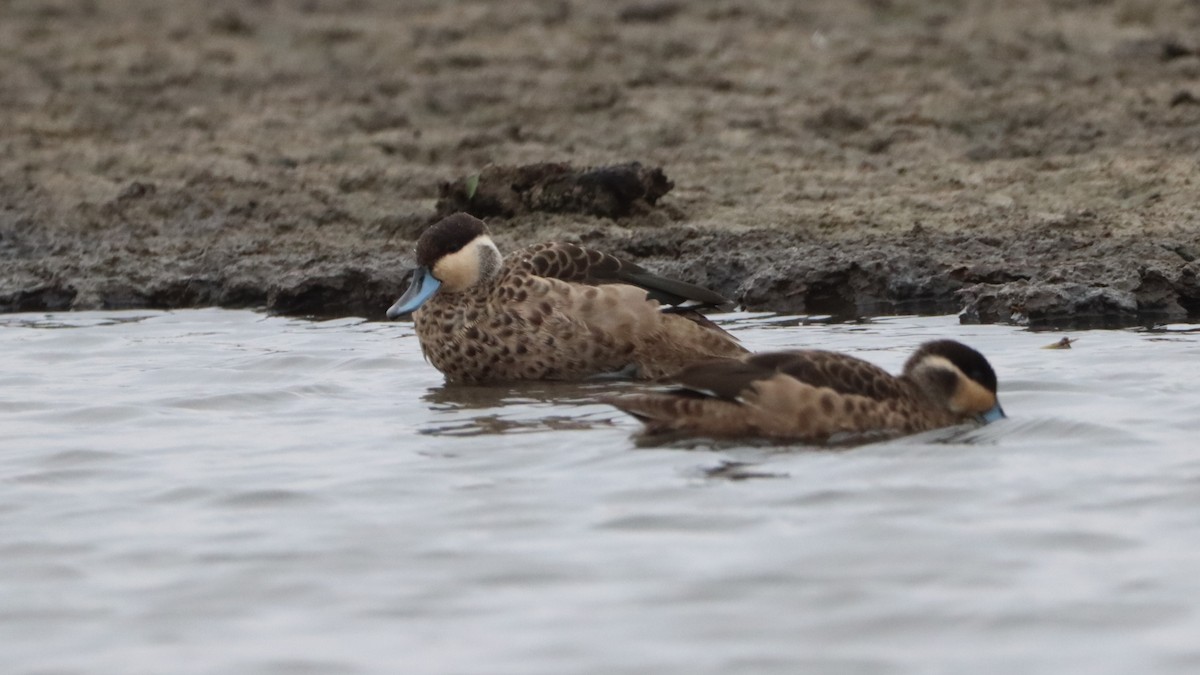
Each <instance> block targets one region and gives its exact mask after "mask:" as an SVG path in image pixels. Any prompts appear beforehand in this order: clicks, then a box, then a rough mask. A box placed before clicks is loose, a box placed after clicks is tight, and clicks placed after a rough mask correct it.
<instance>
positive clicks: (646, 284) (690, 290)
mask: <svg viewBox="0 0 1200 675" xmlns="http://www.w3.org/2000/svg"><path fill="white" fill-rule="evenodd" d="M517 256H518V257H517V263H516V265H517V268H518V269H522V270H524V271H526V272H529V273H531V274H534V275H537V276H540V277H551V278H554V279H560V280H562V281H570V282H574V283H582V284H591V285H599V284H630V285H633V286H637V287H639V288H643V289H645V290H646V293H647V295H648V296H649V297H650V298H651V299H653V300H657V301H658V302H660V303H662V304H664V305H672V306H674V305H679V304H682V303H685V302H687V301H689V300H690V301H692V302H696V303H699V304H700V305H703V306H706V307H714V308H716V307H720V308H726V307H731V306H732V305H733V303H732V301H730V300H729V299H728V298H726V297H725V296H723V295H721V294H720V293H716V292H714V291H710V290H709V289H707V288H703V287H701V286H696V285H695V284H689V283H686V282H683V281H677V280H675V279H667V278H665V277H660V276H658V275H657V274H654V273H653V272H650V271H649V270H647V269H646V268H644V267H642V266H640V265H636V264H634V263H631V262H629V261H628V260H621V259H620V258H618V257H616V256H612V255H609V254H607V253H602V252H600V251H595V250H592V249H588V248H584V247H582V246H578V245H576V244H568V243H562V242H548V243H544V244H536V245H534V246H530V247H529V248H527V249H525V250H524V251H520V252H518V253H517Z"/></svg>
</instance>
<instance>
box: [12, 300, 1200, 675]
mask: <svg viewBox="0 0 1200 675" xmlns="http://www.w3.org/2000/svg"><path fill="white" fill-rule="evenodd" d="M727 319H728V321H727V322H726V325H727V326H728V327H729V328H730V329H731V330H733V331H735V332H737V333H738V334H739V335H740V336H741V338H742V339H743V340H744V341H745V342H746V343H747V344H748V345H749V346H750V347H752V348H755V349H764V348H778V347H797V346H812V347H824V348H834V349H839V350H844V351H848V352H852V353H854V354H857V355H859V356H862V357H864V358H867V359H869V360H872V361H875V362H877V363H879V364H881V365H883V366H885V367H887V368H889V369H895V368H898V367H899V366H900V365H901V364H902V363H903V361H904V359H905V358H906V357H907V355H908V352H909V351H910V350H911V348H912V347H913V346H915V345H916V344H918V343H919V342H921V341H922V340H924V339H927V338H931V337H942V336H948V337H956V338H959V339H962V340H964V341H966V342H968V343H970V344H972V345H973V346H975V347H977V348H978V349H980V350H981V351H983V352H984V353H985V354H987V355H988V356H989V358H990V359H991V360H992V363H993V364H994V365H995V366H996V369H997V371H998V373H999V376H1000V381H1001V400H1002V402H1003V404H1004V407H1005V409H1006V410H1007V412H1008V413H1009V416H1010V417H1009V419H1007V420H1004V421H1001V422H999V423H997V424H994V425H991V426H989V427H986V428H982V429H966V430H963V429H958V430H943V431H939V432H934V433H931V434H926V435H923V436H920V437H913V438H908V439H900V440H896V441H891V442H884V443H877V444H873V445H866V446H862V447H858V448H853V449H846V450H837V451H831V450H813V449H804V448H800V447H766V446H754V445H734V444H727V445H722V446H719V447H718V446H714V445H712V444H711V443H710V444H703V443H701V444H698V445H696V446H695V447H690V448H685V447H680V446H674V447H659V448H646V447H638V446H637V445H636V444H635V443H634V440H633V439H632V437H631V435H632V433H633V432H634V431H635V430H636V428H637V425H636V424H635V423H634V422H633V421H632V420H631V419H628V418H625V417H623V416H621V415H620V414H618V413H616V412H615V411H614V410H612V409H610V408H607V407H605V406H603V405H599V404H596V403H593V402H592V397H594V396H595V395H597V394H598V393H601V392H608V391H612V390H613V389H620V388H622V387H629V386H631V385H628V384H591V385H585V386H581V385H562V384H559V385H542V384H536V385H530V386H523V387H504V388H472V387H449V386H445V385H443V384H442V381H441V377H440V375H439V374H438V373H437V372H436V371H434V370H433V369H432V368H431V367H430V366H428V365H427V364H425V363H424V362H423V360H422V359H421V355H420V351H419V348H418V345H417V341H416V338H415V337H414V335H413V332H412V327H411V324H406V323H398V324H381V323H367V322H361V321H357V320H341V321H329V322H321V323H311V322H305V321H299V320H289V319H283V318H274V317H266V316H263V315H259V314H254V313H250V312H230V311H218V310H204V311H189V312H174V313H153V312H131V313H91V314H61V315H30V314H25V315H19V314H18V315H6V316H0V479H2V481H3V484H2V486H0V672H3V673H8V674H17V673H31V674H32V673H46V674H49V673H55V674H67V673H120V674H122V675H126V674H134V673H156V674H157V673H238V674H255V673H322V674H323V673H522V674H524V673H533V674H542V673H545V674H556V675H557V674H562V673H589V674H591V673H594V674H597V675H600V674H605V675H608V674H613V673H656V674H662V673H679V674H688V675H691V674H697V673H700V674H703V673H801V672H804V673H912V672H964V673H965V672H969V673H1005V674H1010V673H1031V672H1040V673H1063V672H1089V673H1132V672H1154V673H1189V674H1190V673H1196V672H1200V611H1198V610H1200V574H1198V573H1197V571H1198V570H1200V441H1198V440H1197V439H1198V432H1200V393H1197V379H1198V377H1197V376H1198V375H1200V367H1198V365H1197V364H1198V363H1200V344H1198V340H1200V333H1197V332H1193V331H1194V329H1195V327H1191V326H1172V327H1169V329H1167V330H1162V331H1157V332H1150V331H1110V332H1085V333H1074V334H1072V336H1073V337H1078V338H1080V339H1079V341H1078V342H1077V343H1075V346H1074V348H1073V349H1070V350H1044V349H1040V347H1042V346H1044V345H1046V344H1049V343H1051V342H1054V341H1055V340H1057V339H1058V338H1059V337H1061V336H1060V335H1057V334H1039V333H1030V332H1025V331H1021V330H1017V329H1014V328H1010V327H999V326H959V325H958V324H957V322H956V321H955V320H954V319H953V318H911V317H904V318H894V319H884V320H877V321H875V322H872V323H868V324H861V325H852V324H837V325H798V324H799V323H800V322H798V321H796V320H790V321H789V320H784V319H781V318H778V317H764V316H752V315H729V316H728V317H727Z"/></svg>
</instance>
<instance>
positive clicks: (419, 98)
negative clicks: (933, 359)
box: [0, 0, 1200, 326]
mask: <svg viewBox="0 0 1200 675" xmlns="http://www.w3.org/2000/svg"><path fill="white" fill-rule="evenodd" d="M1198 34H1200V5H1197V4H1196V3H1194V2H1189V1H1187V0H1178V1H1171V0H1163V1H1150V0H1146V1H1145V2H1142V1H1138V0H1088V1H1087V2H1072V1H1062V2H1053V3H1044V2H1040V1H1036V2H1035V1H1034V0H1027V1H1017V2H1013V3H1003V5H1002V6H1001V5H997V4H996V3H980V2H970V1H968V0H961V1H954V0H945V1H942V2H934V3H898V2H886V1H884V2H881V1H880V0H863V2H857V3H856V2H842V1H840V0H827V1H817V2H811V3H802V4H801V3H793V2H790V1H789V0H761V1H759V2H750V3H723V2H713V3H674V2H662V1H657V0H656V1H654V2H626V3H622V4H619V5H615V6H609V5H605V4H603V3H586V2H582V0H581V1H579V2H573V1H572V2H568V1H561V2H551V3H547V2H535V1H533V0H529V1H527V2H522V1H520V0H514V2H510V3H474V2H451V3H444V2H421V1H416V0H412V1H408V2H398V3H397V2H383V1H382V0H380V1H378V2H372V1H371V0H354V1H352V2H350V1H348V2H340V1H333V0H330V1H314V2H308V3H297V4H293V3H273V2H255V3H221V2H216V3H208V4H204V5H191V6H187V7H173V8H171V9H170V10H169V11H168V9H167V8H166V7H165V6H163V5H161V3H157V2H153V1H152V0H114V1H113V2H106V3H95V2H88V1H87V0H78V1H73V0H61V1H59V2H50V3H47V2H21V1H19V0H14V1H11V2H0V119H3V120H5V123H4V124H0V311H41V310H63V309H94V308H134V307H154V308H173V307H192V306H206V305H220V306H226V307H256V308H264V309H266V310H269V311H273V312H279V313H286V314H299V315H314V316H337V315H360V316H368V317H372V318H381V317H382V314H383V311H384V309H385V308H386V307H387V306H388V305H389V303H390V302H391V301H392V300H393V299H394V297H395V296H396V295H397V294H398V293H399V292H400V291H401V290H402V289H403V287H404V284H405V282H406V276H407V266H408V265H409V264H410V263H411V259H410V251H411V247H412V242H413V240H414V239H415V237H416V236H417V235H419V233H420V231H421V230H422V229H423V228H424V227H425V226H426V225H427V224H429V223H430V222H432V220H434V219H436V218H437V217H438V216H439V215H440V214H442V213H445V212H448V211H452V210H457V209H464V210H468V211H472V212H475V213H477V214H479V215H481V216H484V217H487V218H488V220H489V222H490V223H491V224H492V227H493V228H494V230H495V231H496V234H497V239H498V242H499V243H500V244H501V245H502V246H504V247H505V248H508V249H511V248H513V247H516V246H520V245H525V244H528V243H533V242H536V241H541V240H546V239H568V240H572V241H579V242H582V243H585V244H588V245H591V246H596V247H601V248H605V249H608V250H612V251H614V252H617V253H619V254H622V255H626V256H628V257H631V258H633V259H637V260H641V261H644V263H645V264H647V265H649V266H651V267H653V268H656V269H658V270H660V271H662V272H664V273H668V274H673V275H677V276H679V277H680V278H683V279H687V280H689V281H694V282H698V283H703V284H706V285H709V286H712V287H714V288H716V289H718V290H720V291H722V292H724V293H726V294H728V295H730V296H731V297H733V298H736V299H738V300H739V301H740V302H741V303H742V304H743V305H744V306H746V307H747V308H750V309H759V310H769V311H779V312H799V313H819V314H834V315H837V316H869V315H872V314H880V313H891V312H962V316H963V319H964V320H966V321H985V322H991V321H1012V322H1018V323H1028V324H1029V325H1033V326H1068V325H1072V326H1078V325H1101V326H1117V325H1134V324H1139V323H1151V322H1157V321H1172V320H1179V319H1185V318H1189V317H1190V318H1193V319H1194V318H1196V317H1197V315H1200V282H1198V281H1197V274H1198V272H1200V262H1197V259H1198V258H1200V199H1198V198H1197V195H1198V194H1200V193H1198V190H1197V186H1200V161H1198V160H1197V157H1198V156H1200V43H1196V42H1194V41H1189V40H1191V39H1192V37H1190V36H1195V35H1198Z"/></svg>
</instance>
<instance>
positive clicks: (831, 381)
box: [670, 350, 904, 401]
mask: <svg viewBox="0 0 1200 675" xmlns="http://www.w3.org/2000/svg"><path fill="white" fill-rule="evenodd" d="M777 373H783V374H786V375H788V376H790V377H793V378H795V379H797V380H799V381H801V382H804V383H806V384H810V385H812V386H814V387H827V388H829V389H832V390H834V391H836V392H838V393H841V394H856V395H858V396H866V397H868V398H872V399H875V400H884V399H890V398H896V397H899V396H902V395H903V394H904V391H903V387H902V385H901V383H900V382H899V381H897V380H896V378H894V377H892V376H891V375H890V374H888V372H887V371H886V370H884V369H882V368H880V367H878V366H876V365H874V364H871V363H867V362H866V361H863V360H861V359H856V358H854V357H852V356H846V355H845V354H838V353H835V352H827V351H818V350H802V351H789V352H763V353H761V354H752V355H750V356H747V357H745V358H743V359H741V360H732V359H718V360H712V361H703V362H700V363H697V364H695V365H692V366H689V367H688V368H685V369H683V370H682V371H680V372H679V373H677V374H675V375H674V376H672V377H671V378H670V381H671V382H673V383H676V384H679V385H681V386H683V387H685V388H687V389H689V390H692V391H695V392H702V393H704V394H706V395H709V396H712V397H714V398H719V399H722V400H725V401H737V400H739V399H740V398H741V397H742V395H743V394H744V392H746V391H747V390H748V389H749V388H750V386H751V385H753V384H754V383H755V382H756V381H759V380H765V379H767V378H770V377H773V376H774V375H776V374H777Z"/></svg>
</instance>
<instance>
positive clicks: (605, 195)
mask: <svg viewBox="0 0 1200 675" xmlns="http://www.w3.org/2000/svg"><path fill="white" fill-rule="evenodd" d="M673 187H675V184H674V183H672V182H671V181H670V180H669V179H668V178H667V176H666V174H664V173H663V170H662V169H661V168H658V167H654V168H646V167H644V166H642V165H641V163H639V162H629V163H626V164H613V165H610V166H601V167H590V168H585V169H577V168H575V167H573V166H571V165H570V164H565V163H550V162H546V163H539V164H527V165H524V166H495V165H492V166H488V167H486V168H484V169H483V170H482V171H481V172H479V173H478V174H475V175H471V176H467V177H464V178H460V179H458V180H455V181H451V182H447V183H442V185H441V186H440V190H439V191H440V197H439V199H438V202H437V217H438V218H442V217H445V216H448V215H450V214H451V213H456V212H458V211H466V212H467V213H470V214H471V215H473V216H476V217H477V218H487V217H489V216H500V217H503V218H513V217H515V216H519V215H523V214H527V213H532V212H538V211H543V212H550V213H579V214H584V215H589V216H599V217H603V218H621V217H624V216H628V215H631V214H634V213H644V212H646V211H649V210H650V209H652V208H654V206H655V205H656V204H657V203H658V200H659V199H660V198H661V197H662V196H663V195H665V194H667V193H668V192H669V191H670V190H671V188H673Z"/></svg>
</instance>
